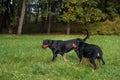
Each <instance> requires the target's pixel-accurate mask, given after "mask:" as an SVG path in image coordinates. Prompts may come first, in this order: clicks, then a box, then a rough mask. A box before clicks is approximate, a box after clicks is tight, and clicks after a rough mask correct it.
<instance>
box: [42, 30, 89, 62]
mask: <svg viewBox="0 0 120 80" xmlns="http://www.w3.org/2000/svg"><path fill="white" fill-rule="evenodd" d="M86 32H87V36H86V37H85V38H84V39H80V38H76V39H71V40H66V41H63V40H43V44H42V48H44V49H46V48H48V47H49V48H50V49H51V50H52V53H53V58H52V61H54V60H55V58H56V57H57V54H60V55H61V56H62V58H63V60H64V61H67V59H66V56H65V53H67V52H69V51H71V50H73V49H74V48H73V47H72V44H73V42H74V41H76V40H78V39H79V40H81V41H86V40H87V39H88V38H89V32H88V30H86Z"/></svg>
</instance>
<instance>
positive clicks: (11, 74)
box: [0, 35, 120, 80]
mask: <svg viewBox="0 0 120 80" xmlns="http://www.w3.org/2000/svg"><path fill="white" fill-rule="evenodd" d="M84 37H85V35H83V36H82V35H70V36H67V35H23V36H16V35H0V80H120V36H114V35H112V36H98V35H96V36H91V37H90V38H89V39H88V40H87V43H91V44H97V45H99V46H100V47H101V48H102V50H103V52H104V55H103V56H104V60H105V62H106V64H105V65H101V66H100V68H99V69H97V70H95V71H94V72H92V65H89V66H88V67H87V66H86V65H85V59H83V65H82V66H79V64H78V63H79V59H78V57H77V56H76V54H75V52H74V51H70V52H69V53H67V54H66V56H67V59H68V61H67V62H64V61H63V59H62V57H61V56H60V55H58V56H57V58H56V60H55V61H54V62H52V61H51V59H52V52H51V50H50V49H46V50H44V49H42V48H41V45H42V41H43V40H44V39H54V40H59V39H60V40H69V39H73V38H84Z"/></svg>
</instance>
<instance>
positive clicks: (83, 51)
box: [72, 39, 105, 70]
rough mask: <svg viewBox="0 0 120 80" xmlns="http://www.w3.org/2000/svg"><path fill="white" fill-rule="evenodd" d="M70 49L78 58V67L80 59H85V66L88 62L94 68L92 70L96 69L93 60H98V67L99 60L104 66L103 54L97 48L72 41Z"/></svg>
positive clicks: (82, 42) (79, 41)
mask: <svg viewBox="0 0 120 80" xmlns="http://www.w3.org/2000/svg"><path fill="white" fill-rule="evenodd" d="M72 47H73V48H75V49H76V51H77V55H78V57H79V58H80V65H82V57H85V58H87V63H86V65H88V61H90V63H91V64H92V65H93V66H94V70H95V69H96V68H97V66H96V63H95V59H97V60H98V67H99V65H100V60H102V63H103V64H105V62H104V60H103V52H102V50H101V48H100V47H99V46H97V45H93V44H87V43H85V42H84V41H81V40H79V39H78V40H76V41H74V43H73V44H72Z"/></svg>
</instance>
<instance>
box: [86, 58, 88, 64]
mask: <svg viewBox="0 0 120 80" xmlns="http://www.w3.org/2000/svg"><path fill="white" fill-rule="evenodd" d="M86 66H89V58H87V59H86Z"/></svg>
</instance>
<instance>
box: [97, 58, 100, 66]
mask: <svg viewBox="0 0 120 80" xmlns="http://www.w3.org/2000/svg"><path fill="white" fill-rule="evenodd" d="M97 67H98V68H99V67H100V59H98V64H97Z"/></svg>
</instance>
